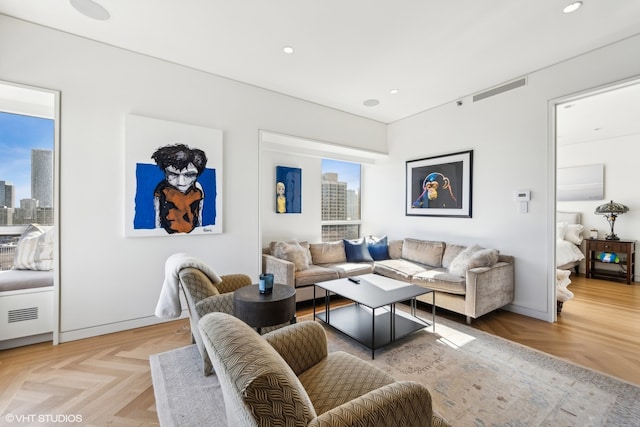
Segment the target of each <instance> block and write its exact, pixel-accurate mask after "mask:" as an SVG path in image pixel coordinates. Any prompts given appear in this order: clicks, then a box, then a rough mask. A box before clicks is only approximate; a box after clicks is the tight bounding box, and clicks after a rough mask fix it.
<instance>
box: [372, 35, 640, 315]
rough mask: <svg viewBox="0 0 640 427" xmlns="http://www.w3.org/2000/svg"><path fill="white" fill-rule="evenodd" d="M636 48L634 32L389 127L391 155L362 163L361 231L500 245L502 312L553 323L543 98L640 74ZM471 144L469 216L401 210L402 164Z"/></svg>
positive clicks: (639, 41)
mask: <svg viewBox="0 0 640 427" xmlns="http://www.w3.org/2000/svg"><path fill="white" fill-rule="evenodd" d="M638 51H640V36H636V37H633V38H630V39H627V40H625V41H622V42H619V43H616V44H613V45H610V46H608V47H605V48H602V49H599V50H596V51H593V52H590V53H588V54H585V55H583V56H579V57H576V58H573V59H570V60H567V61H565V62H562V63H559V64H557V65H554V66H552V67H549V68H546V69H543V70H540V71H537V72H533V73H531V74H530V75H529V76H528V81H527V85H526V86H524V87H521V88H518V89H515V90H512V91H510V92H506V93H503V94H500V95H498V96H495V97H491V98H487V99H485V100H482V101H479V102H476V103H474V102H472V101H471V99H470V97H465V98H464V99H463V101H464V103H463V105H462V106H457V105H456V103H455V102H454V101H452V102H451V103H449V104H446V105H443V106H441V107H439V108H435V109H433V110H430V111H425V112H423V113H421V114H418V115H416V116H413V117H410V118H407V119H404V120H401V121H398V122H396V123H393V124H391V125H390V126H389V137H388V138H389V141H388V144H389V158H388V160H387V161H381V162H380V163H379V164H377V165H376V167H375V169H365V176H364V182H365V183H366V186H365V187H363V204H364V206H363V208H364V212H366V213H367V214H366V215H367V216H366V222H365V223H366V230H365V233H367V234H368V233H372V234H378V235H380V234H388V235H389V236H390V237H391V238H403V237H409V236H414V237H420V238H427V239H433V240H445V241H448V242H454V243H462V244H471V243H478V244H481V245H483V246H487V247H495V248H498V249H499V250H500V251H501V252H503V253H505V254H509V255H513V256H515V257H516V264H515V272H516V292H515V300H514V302H513V304H512V305H511V306H509V309H511V310H513V311H515V312H518V313H522V314H526V315H529V316H533V317H536V318H540V319H545V320H552V319H553V316H554V314H553V311H554V310H555V303H553V305H552V302H553V301H554V299H555V295H553V294H552V293H551V292H550V289H551V284H552V282H551V278H552V273H553V269H554V261H553V258H554V255H553V250H554V243H555V242H554V238H553V237H554V228H553V227H554V217H553V215H554V210H555V194H554V190H553V189H554V188H555V149H554V144H553V143H550V139H551V136H550V135H552V132H551V129H552V127H551V122H550V113H549V109H550V105H551V104H552V102H550V101H551V100H554V99H556V98H560V97H563V96H565V95H568V94H571V93H576V92H580V91H583V90H586V89H588V88H594V87H597V86H601V85H605V84H607V83H610V82H614V81H618V80H622V79H626V78H630V77H632V76H634V75H638V74H640V55H636V54H635V52H638ZM514 60H515V59H514ZM554 102H555V101H554ZM468 149H473V150H474V164H473V218H471V219H460V218H435V217H407V216H405V215H404V203H405V195H404V194H405V161H407V160H413V159H419V158H423V157H430V156H435V155H441V154H447V153H453V152H458V151H463V150H468ZM630 161H631V159H630ZM634 181H635V180H632V179H628V180H627V181H626V183H627V184H626V185H627V186H629V187H632V185H633V184H632V183H633V182H634ZM621 185H624V184H621ZM523 189H528V190H531V197H532V200H531V202H530V203H529V213H526V214H521V213H518V209H517V208H518V206H517V204H516V202H514V201H513V193H514V191H516V190H523ZM629 191H632V189H631V188H629ZM372 212H375V214H372ZM623 220H624V218H622V219H621V221H620V224H623V223H624V221H623ZM620 232H623V229H622V226H621V229H620Z"/></svg>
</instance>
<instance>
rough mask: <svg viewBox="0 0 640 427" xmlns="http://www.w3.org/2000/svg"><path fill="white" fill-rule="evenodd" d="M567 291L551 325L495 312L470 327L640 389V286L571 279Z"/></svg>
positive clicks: (582, 278) (508, 313)
mask: <svg viewBox="0 0 640 427" xmlns="http://www.w3.org/2000/svg"><path fill="white" fill-rule="evenodd" d="M569 290H570V291H572V292H573V293H574V298H573V299H571V300H570V301H567V302H565V303H564V305H563V308H562V312H561V314H560V315H558V321H557V322H556V323H553V324H550V323H548V322H545V321H541V320H535V319H531V318H529V317H525V316H520V315H517V314H514V313H510V312H506V311H498V312H495V313H490V314H488V315H486V316H482V317H481V318H480V319H477V320H475V321H474V322H473V324H472V326H474V327H475V328H477V329H481V330H483V331H486V332H489V333H492V334H494V335H498V336H501V337H503V338H506V339H509V340H511V341H515V342H518V343H520V344H524V345H526V346H528V347H533V348H535V349H538V350H540V351H543V352H545V353H549V354H553V355H555V356H558V357H561V358H563V359H567V360H570V361H572V362H574V363H577V364H579V365H583V366H586V367H589V368H592V369H595V370H597V371H600V372H604V373H607V374H609V375H613V376H615V377H618V378H621V379H623V380H626V381H629V382H632V383H634V384H638V385H640V283H635V284H631V285H627V284H625V283H621V282H613V281H608V280H598V279H587V278H585V277H584V276H574V275H573V274H572V275H571V284H570V285H569Z"/></svg>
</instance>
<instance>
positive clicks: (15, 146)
mask: <svg viewBox="0 0 640 427" xmlns="http://www.w3.org/2000/svg"><path fill="white" fill-rule="evenodd" d="M53 146H54V121H53V120H52V119H46V118H40V117H32V116H28V115H21V114H12V113H7V112H2V111H0V153H2V157H1V158H2V160H1V161H0V270H7V269H9V268H11V265H12V264H13V256H14V253H15V249H16V242H17V240H18V237H19V235H20V232H22V230H23V229H24V227H25V226H26V225H27V224H32V223H37V224H40V225H53Z"/></svg>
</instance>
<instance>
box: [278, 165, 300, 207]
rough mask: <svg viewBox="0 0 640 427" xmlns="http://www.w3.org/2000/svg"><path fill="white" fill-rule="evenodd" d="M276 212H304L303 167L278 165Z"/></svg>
mask: <svg viewBox="0 0 640 427" xmlns="http://www.w3.org/2000/svg"><path fill="white" fill-rule="evenodd" d="M275 190H276V191H275V197H276V213H302V169H300V168H290V167H286V166H276V186H275Z"/></svg>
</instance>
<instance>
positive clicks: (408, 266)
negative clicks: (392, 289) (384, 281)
mask: <svg viewBox="0 0 640 427" xmlns="http://www.w3.org/2000/svg"><path fill="white" fill-rule="evenodd" d="M426 270H427V269H426V268H425V267H423V266H421V265H418V264H416V263H413V262H411V261H407V260H404V259H388V260H385V261H376V262H375V264H374V266H373V272H374V273H378V274H380V275H382V276H387V277H390V278H392V279H396V280H402V281H405V282H408V281H409V280H410V279H411V277H412V276H413V275H414V274H418V273H422V272H423V271H426Z"/></svg>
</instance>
